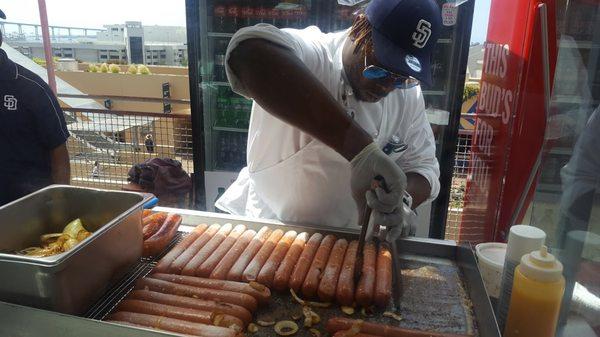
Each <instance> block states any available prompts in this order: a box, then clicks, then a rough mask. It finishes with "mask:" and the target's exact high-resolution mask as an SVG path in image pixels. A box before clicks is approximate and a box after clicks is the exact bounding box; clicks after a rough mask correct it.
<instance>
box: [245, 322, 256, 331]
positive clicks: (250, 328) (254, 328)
mask: <svg viewBox="0 0 600 337" xmlns="http://www.w3.org/2000/svg"><path fill="white" fill-rule="evenodd" d="M247 330H248V332H250V333H255V332H257V331H258V325H256V324H254V323H250V324H248V329H247Z"/></svg>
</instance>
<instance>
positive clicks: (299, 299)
mask: <svg viewBox="0 0 600 337" xmlns="http://www.w3.org/2000/svg"><path fill="white" fill-rule="evenodd" d="M290 293H291V294H292V297H293V298H294V299H295V300H296V302H298V303H300V304H302V305H304V304H305V302H306V301H304V300H303V299H301V298H300V297H298V295H297V294H296V292H295V291H294V289H292V288H290Z"/></svg>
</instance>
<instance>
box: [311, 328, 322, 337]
mask: <svg viewBox="0 0 600 337" xmlns="http://www.w3.org/2000/svg"><path fill="white" fill-rule="evenodd" d="M308 331H310V333H311V334H312V335H313V336H315V337H321V331H319V330H317V329H315V328H310V329H308Z"/></svg>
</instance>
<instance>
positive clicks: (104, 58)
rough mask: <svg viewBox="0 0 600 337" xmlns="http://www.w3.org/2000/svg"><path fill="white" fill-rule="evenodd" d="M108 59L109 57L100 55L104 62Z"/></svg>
mask: <svg viewBox="0 0 600 337" xmlns="http://www.w3.org/2000/svg"><path fill="white" fill-rule="evenodd" d="M107 58H108V56H106V55H100V59H102V60H106V59H107Z"/></svg>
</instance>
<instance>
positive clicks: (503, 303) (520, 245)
mask: <svg viewBox="0 0 600 337" xmlns="http://www.w3.org/2000/svg"><path fill="white" fill-rule="evenodd" d="M545 240H546V233H544V231H543V230H541V229H539V228H537V227H533V226H528V225H514V226H512V227H511V228H510V231H509V232H508V243H507V245H506V258H505V259H504V267H503V268H502V280H501V281H500V296H499V297H498V307H497V318H498V327H499V328H500V331H501V332H503V331H504V326H505V323H506V315H507V314H508V307H509V305H510V295H511V294H510V293H511V291H512V287H513V278H514V272H515V268H516V267H517V265H518V264H519V262H521V258H522V257H523V255H525V254H529V253H531V252H533V251H534V250H539V249H540V248H542V245H543V244H544V241H545Z"/></svg>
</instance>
